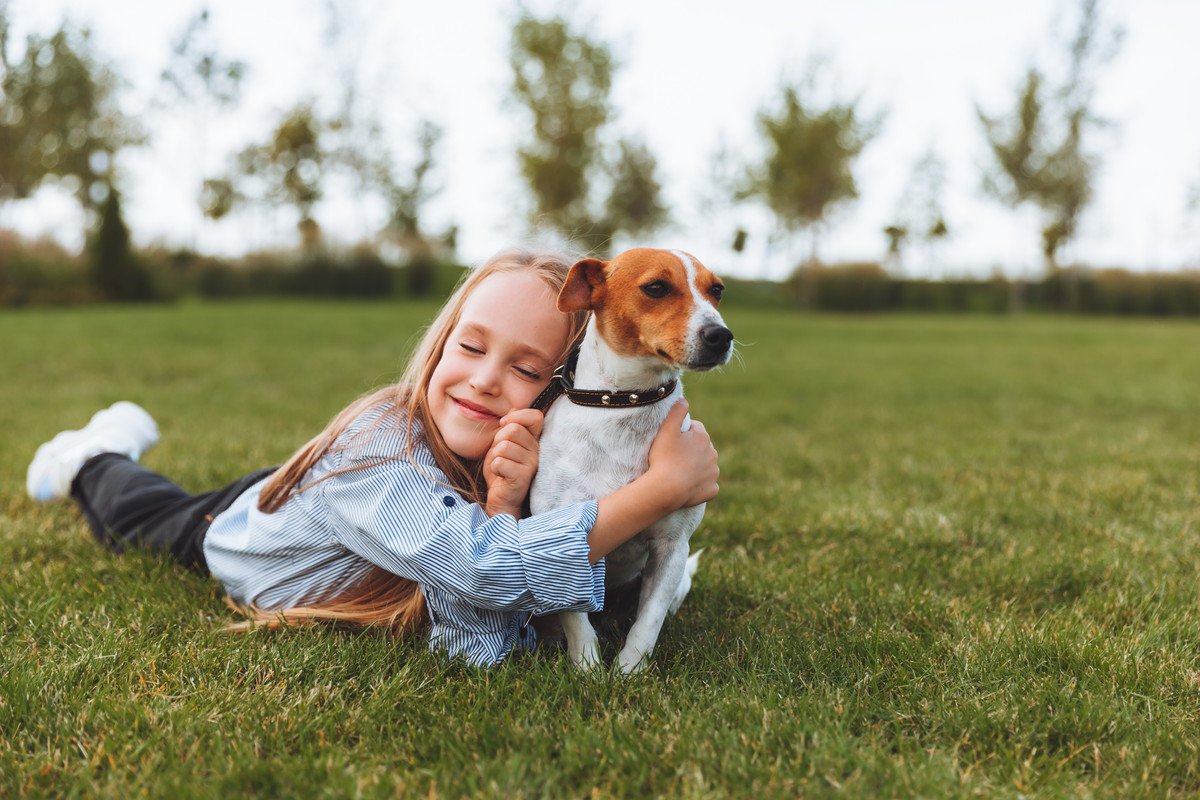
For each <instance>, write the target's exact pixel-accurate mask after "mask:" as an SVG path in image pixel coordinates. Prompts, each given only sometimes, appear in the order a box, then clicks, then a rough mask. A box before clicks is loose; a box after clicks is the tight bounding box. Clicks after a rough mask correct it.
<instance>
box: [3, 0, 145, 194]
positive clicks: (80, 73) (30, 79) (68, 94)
mask: <svg viewBox="0 0 1200 800" xmlns="http://www.w3.org/2000/svg"><path fill="white" fill-rule="evenodd" d="M2 11H3V9H0V12H2ZM7 38H8V22H7V16H6V15H4V14H3V13H0V67H2V68H3V77H2V78H0V94H2V97H0V201H3V200H11V199H22V198H26V197H29V196H30V195H31V194H33V193H34V192H35V191H37V189H38V187H39V186H41V185H42V183H43V181H45V180H46V179H47V178H51V177H53V178H59V179H62V180H64V182H65V184H66V185H67V186H69V187H70V188H71V189H72V191H73V192H74V194H75V196H76V197H77V198H78V200H79V202H80V203H81V204H82V205H83V207H84V208H85V209H86V210H89V211H94V210H95V209H96V208H97V207H98V206H99V205H100V204H102V203H103V202H105V200H106V198H107V197H108V194H109V191H108V189H109V187H110V186H111V184H112V182H113V171H114V159H115V157H116V155H117V153H118V152H120V151H121V150H122V149H124V148H125V147H128V146H130V145H134V144H140V143H142V142H143V141H144V136H143V135H142V133H141V132H140V130H139V129H138V127H137V126H136V125H135V124H134V122H133V121H132V120H131V119H130V118H129V117H127V116H126V115H125V114H124V113H123V112H122V111H121V109H120V107H119V106H118V104H117V93H118V89H119V86H120V81H119V79H118V78H117V76H116V73H114V72H113V71H112V69H111V68H109V67H108V66H107V65H106V64H105V63H104V62H103V61H102V60H101V59H100V58H99V57H98V56H97V55H96V54H95V53H94V51H93V50H92V45H91V37H90V34H89V32H88V31H87V30H86V29H83V30H76V29H74V28H72V27H70V26H69V25H67V24H65V23H64V24H63V25H61V26H60V27H59V28H58V30H57V31H55V32H54V33H53V34H51V35H50V36H48V37H43V36H39V35H31V36H29V37H28V38H27V40H26V47H25V53H24V56H23V57H22V59H21V61H20V62H19V63H16V64H13V63H10V62H9V54H8V42H7Z"/></svg>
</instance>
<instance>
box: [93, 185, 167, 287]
mask: <svg viewBox="0 0 1200 800" xmlns="http://www.w3.org/2000/svg"><path fill="white" fill-rule="evenodd" d="M89 251H90V252H89V255H90V260H91V273H92V280H93V281H94V282H95V285H96V289H97V290H98V291H99V293H100V296H101V297H103V298H105V299H106V300H116V301H128V300H151V299H154V297H155V291H154V285H153V283H152V282H151V280H150V275H149V273H147V272H146V270H145V269H144V268H143V267H142V265H141V264H140V263H138V259H137V256H136V255H135V254H134V252H133V248H131V247H130V246H129V228H128V227H126V225H125V219H124V217H123V216H122V214H121V198H120V193H119V192H118V191H117V190H116V189H115V188H110V189H109V191H108V197H107V199H105V201H104V206H103V207H102V208H101V210H100V223H99V225H98V227H97V229H96V234H95V236H94V237H93V239H92V241H91V243H90V247H89Z"/></svg>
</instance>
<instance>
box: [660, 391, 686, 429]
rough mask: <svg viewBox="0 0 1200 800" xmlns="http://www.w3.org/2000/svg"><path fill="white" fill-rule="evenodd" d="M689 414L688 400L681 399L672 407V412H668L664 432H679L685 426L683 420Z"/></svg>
mask: <svg viewBox="0 0 1200 800" xmlns="http://www.w3.org/2000/svg"><path fill="white" fill-rule="evenodd" d="M687 413H688V401H687V399H686V398H683V397H681V398H679V400H678V401H677V402H676V403H675V405H673V406H671V410H670V411H668V412H667V418H666V419H664V420H663V424H662V430H672V429H673V430H679V427H680V426H681V425H682V424H683V418H684V417H685V416H687Z"/></svg>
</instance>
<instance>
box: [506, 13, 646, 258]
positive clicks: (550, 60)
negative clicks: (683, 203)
mask: <svg viewBox="0 0 1200 800" xmlns="http://www.w3.org/2000/svg"><path fill="white" fill-rule="evenodd" d="M509 65H510V67H511V69H512V75H513V82H512V97H513V99H514V100H515V101H516V102H517V103H519V104H520V105H521V106H523V107H524V108H526V109H528V111H529V115H530V118H531V121H532V126H531V129H532V134H533V135H532V138H531V140H527V141H526V142H525V143H523V144H522V145H521V146H520V148H519V149H518V151H517V158H518V161H519V163H520V169H521V174H522V176H523V177H524V178H525V181H526V183H527V184H528V185H529V188H530V191H531V193H532V195H533V200H534V205H533V208H532V213H531V221H532V222H533V224H534V225H535V226H546V227H549V228H551V229H553V230H556V231H558V232H560V233H562V234H563V235H564V236H565V237H566V238H568V239H571V240H573V241H574V242H576V243H577V244H579V245H582V246H583V247H584V248H585V249H588V250H591V251H593V252H596V253H599V254H604V253H607V252H608V250H609V248H610V246H611V242H612V238H613V236H615V235H616V234H617V233H619V232H624V233H627V234H629V235H631V236H643V235H646V234H648V233H651V232H653V231H655V230H657V229H658V228H660V227H662V225H663V224H664V223H665V222H666V220H667V216H668V214H667V209H666V207H665V205H664V204H663V200H662V186H661V184H660V183H659V180H658V177H657V175H656V171H657V167H658V165H657V161H656V160H655V158H654V155H653V154H652V153H651V152H650V150H649V149H648V148H647V147H646V146H645V144H643V143H640V142H637V141H633V140H630V139H622V140H621V141H619V142H618V143H617V145H616V153H615V157H613V158H611V159H610V158H607V157H606V155H605V153H604V147H603V141H602V133H603V130H604V127H605V125H606V124H607V123H608V122H609V119H610V117H611V116H612V107H611V103H610V100H609V90H610V88H611V86H612V76H613V71H614V69H615V64H614V60H613V56H612V53H611V52H610V51H609V48H608V46H607V45H605V44H604V43H603V42H599V41H596V40H594V39H592V38H590V37H588V36H587V35H586V34H583V33H579V32H577V31H576V30H573V29H572V27H571V24H570V23H569V22H568V21H567V20H566V19H564V18H562V17H553V18H550V19H545V20H543V19H539V18H537V17H535V16H533V15H532V14H530V13H528V12H524V13H522V14H521V16H520V17H519V18H518V19H517V21H516V23H515V24H514V26H513V34H512V44H511V48H510V52H509ZM598 179H599V180H598ZM605 183H607V186H605V185H604V184H605ZM597 185H599V186H600V188H601V189H602V190H603V189H606V190H607V199H606V200H605V201H604V203H603V208H600V209H597V206H596V204H595V203H594V202H593V201H594V199H595V198H594V195H595V194H596V192H597V189H596V186H597Z"/></svg>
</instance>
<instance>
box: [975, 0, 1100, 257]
mask: <svg viewBox="0 0 1200 800" xmlns="http://www.w3.org/2000/svg"><path fill="white" fill-rule="evenodd" d="M1120 39H1121V32H1120V31H1119V30H1117V29H1114V28H1112V27H1110V26H1106V25H1105V24H1104V23H1103V20H1102V19H1101V17H1100V8H1099V0H1081V2H1080V5H1079V18H1078V25H1077V27H1076V30H1075V32H1074V34H1073V35H1072V37H1071V38H1070V40H1069V42H1068V44H1067V48H1066V62H1067V68H1066V75H1065V77H1064V78H1063V80H1062V82H1061V83H1060V84H1059V85H1058V86H1054V85H1053V82H1052V81H1051V79H1050V78H1049V77H1048V75H1047V70H1045V69H1043V68H1042V67H1039V66H1037V65H1034V66H1031V67H1029V68H1027V70H1026V72H1025V78H1024V80H1023V82H1022V86H1021V88H1020V90H1019V91H1018V94H1017V102H1016V106H1015V108H1014V110H1013V112H1012V113H1011V116H1010V117H1008V118H1006V117H1004V116H1003V115H989V114H987V113H986V112H985V111H984V110H983V109H982V108H981V107H979V106H978V104H976V113H977V115H978V117H979V120H980V123H981V125H982V127H983V131H984V134H985V136H986V138H987V142H988V147H989V149H990V150H991V153H992V156H993V158H994V159H995V162H996V163H995V167H994V168H993V169H992V170H989V171H988V172H987V173H985V175H984V188H985V190H986V191H988V192H989V193H990V194H992V195H993V196H994V197H996V198H998V199H1000V200H1001V201H1003V202H1005V203H1007V204H1008V205H1010V206H1011V207H1013V208H1018V207H1020V206H1023V205H1027V204H1032V205H1035V206H1037V207H1038V208H1039V209H1040V210H1041V212H1042V222H1041V228H1042V230H1041V234H1042V248H1041V249H1042V256H1043V259H1044V262H1045V265H1046V269H1047V270H1048V271H1049V272H1054V271H1055V270H1057V269H1058V253H1059V251H1060V250H1061V249H1062V247H1063V246H1064V245H1066V244H1067V243H1068V242H1070V241H1071V240H1072V239H1074V237H1075V235H1076V234H1077V232H1078V225H1079V218H1080V216H1081V215H1082V213H1083V211H1084V210H1085V209H1086V208H1087V206H1088V204H1089V203H1090V202H1091V200H1092V196H1093V192H1094V185H1095V176H1096V172H1097V170H1098V168H1099V163H1100V159H1099V156H1098V155H1097V154H1096V153H1094V152H1091V151H1089V149H1088V148H1087V147H1086V142H1087V140H1088V139H1089V138H1090V137H1091V135H1092V132H1093V131H1095V130H1097V129H1100V128H1102V127H1104V126H1106V125H1107V122H1106V121H1105V120H1103V119H1101V118H1100V117H1098V116H1096V115H1095V114H1094V113H1093V112H1092V110H1091V107H1092V99H1093V96H1094V94H1095V84H1096V78H1095V73H1096V72H1097V71H1098V69H1099V68H1100V67H1101V66H1103V65H1104V64H1105V63H1106V62H1108V61H1110V60H1111V59H1112V58H1113V57H1114V56H1115V55H1116V52H1117V49H1118V47H1119V44H1120Z"/></svg>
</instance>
